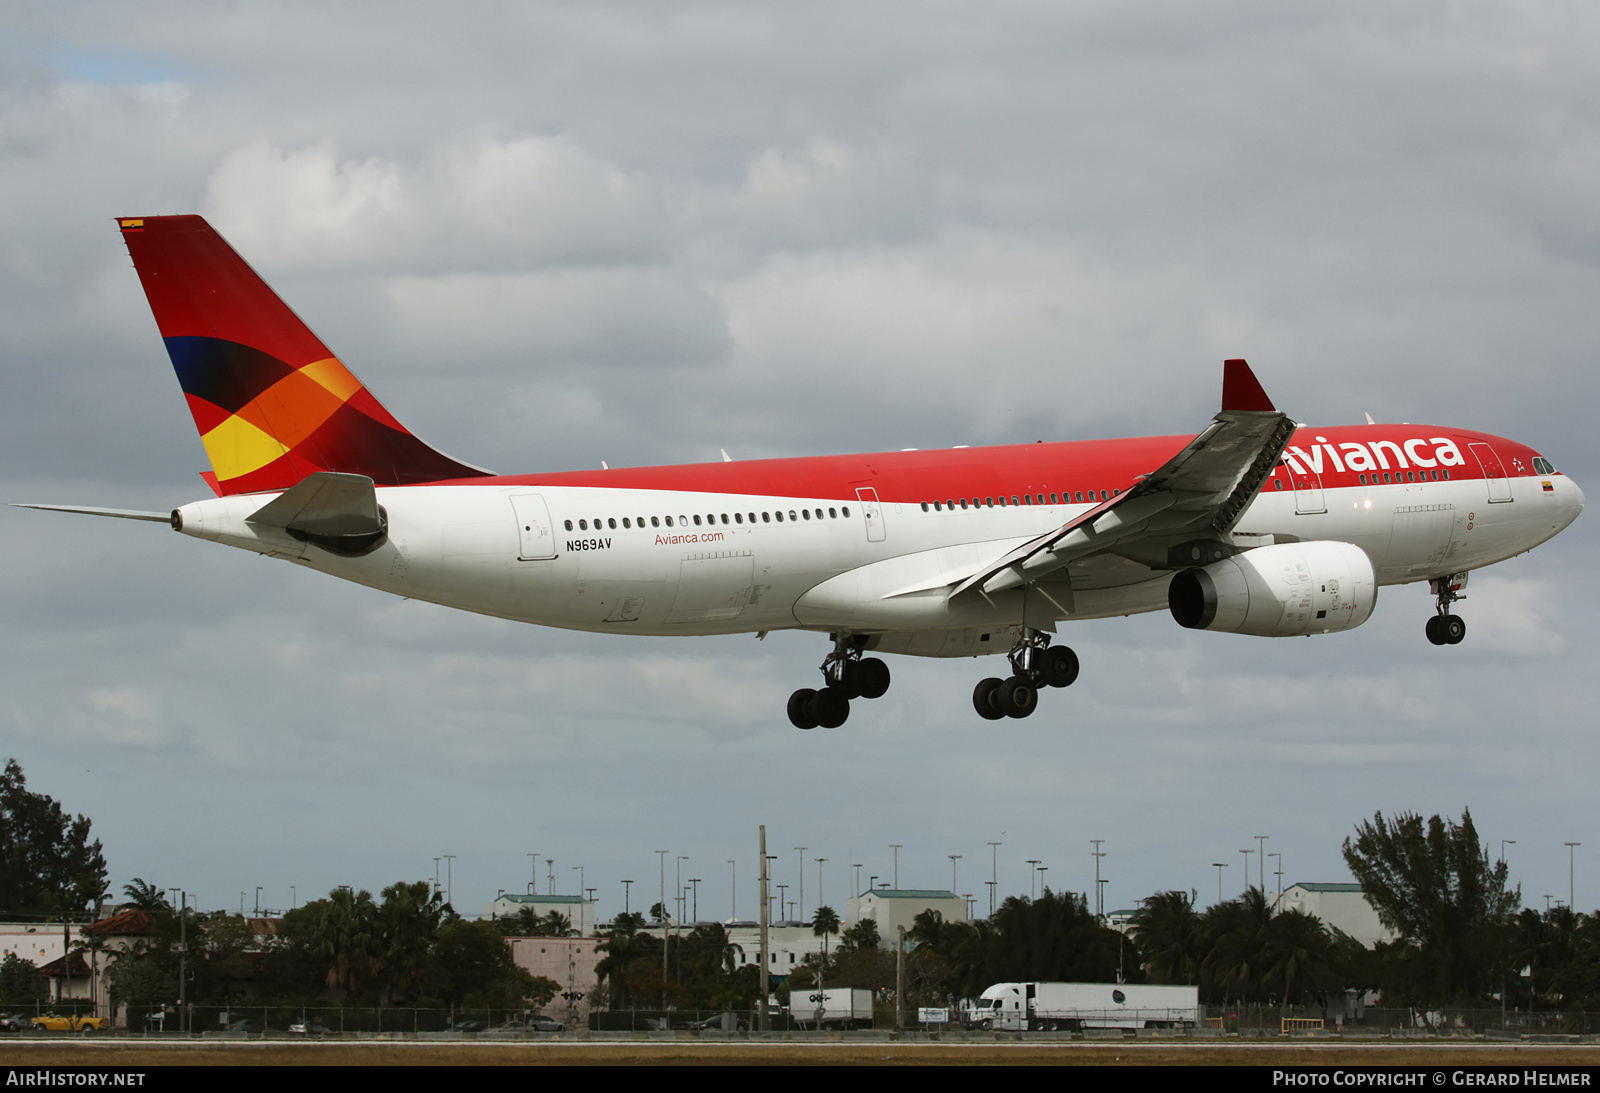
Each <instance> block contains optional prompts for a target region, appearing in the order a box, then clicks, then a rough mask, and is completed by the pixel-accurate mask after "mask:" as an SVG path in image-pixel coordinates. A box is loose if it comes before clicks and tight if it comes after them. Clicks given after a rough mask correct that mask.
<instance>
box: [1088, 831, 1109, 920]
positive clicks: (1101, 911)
mask: <svg viewBox="0 0 1600 1093" xmlns="http://www.w3.org/2000/svg"><path fill="white" fill-rule="evenodd" d="M1089 841H1090V842H1091V843H1093V844H1094V851H1093V857H1094V917H1095V918H1096V919H1097V920H1099V921H1101V922H1104V921H1105V918H1106V916H1105V907H1104V906H1103V904H1102V901H1101V898H1100V859H1101V858H1103V857H1105V854H1104V853H1103V852H1102V851H1101V849H1100V844H1101V843H1103V842H1105V840H1104V839H1090V840H1089Z"/></svg>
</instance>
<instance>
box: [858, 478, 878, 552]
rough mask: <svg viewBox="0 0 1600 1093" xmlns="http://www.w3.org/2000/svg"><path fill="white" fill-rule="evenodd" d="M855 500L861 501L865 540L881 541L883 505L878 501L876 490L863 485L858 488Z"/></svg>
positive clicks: (871, 541)
mask: <svg viewBox="0 0 1600 1093" xmlns="http://www.w3.org/2000/svg"><path fill="white" fill-rule="evenodd" d="M856 500H858V501H860V502H861V515H862V517H863V518H864V519H865V520H866V522H867V541H868V542H870V543H881V542H883V506H882V505H881V504H879V503H878V491H877V490H874V489H870V488H865V487H863V488H861V489H858V490H856Z"/></svg>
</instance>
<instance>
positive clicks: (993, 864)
mask: <svg viewBox="0 0 1600 1093" xmlns="http://www.w3.org/2000/svg"><path fill="white" fill-rule="evenodd" d="M999 884H1000V844H999V843H990V844H989V917H990V918H993V917H994V894H995V892H996V890H997V889H998V887H999Z"/></svg>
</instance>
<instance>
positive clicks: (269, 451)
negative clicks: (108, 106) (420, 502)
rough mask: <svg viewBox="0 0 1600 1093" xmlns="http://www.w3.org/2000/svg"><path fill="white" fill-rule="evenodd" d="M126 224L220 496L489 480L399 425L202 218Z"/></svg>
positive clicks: (133, 219) (124, 231) (137, 265)
mask: <svg viewBox="0 0 1600 1093" xmlns="http://www.w3.org/2000/svg"><path fill="white" fill-rule="evenodd" d="M117 224H118V226H119V227H120V228H121V229H122V238H123V240H124V241H125V242H126V243H127V245H128V253H129V254H130V255H132V256H133V264H134V267H135V268H136V269H137V270H138V271H139V280H140V282H141V283H142V284H143V285H144V292H145V296H146V297H147V298H148V299H149V301H150V310H151V311H152V312H154V314H155V319H156V325H157V326H158V327H159V328H160V330H161V337H162V339H163V340H165V342H166V345H167V354H168V355H169V356H170V357H171V358H172V367H173V368H174V369H175V370H176V371H177V373H178V383H179V385H180V386H181V387H182V388H183V393H184V397H185V398H186V399H188V402H189V412H190V413H191V414H193V415H194V423H195V427H196V428H198V429H199V430H200V439H201V442H202V443H204V444H205V448H206V454H207V455H208V456H209V457H210V459H211V470H212V476H214V478H215V482H214V483H213V485H214V488H215V489H216V490H217V492H218V493H219V494H223V495H226V494H233V493H253V492H257V491H262V490H282V489H288V488H289V487H290V486H293V485H294V484H295V483H297V482H299V481H300V480H301V479H303V478H305V477H306V476H307V475H310V474H315V473H316V472H318V471H337V472H341V473H345V474H359V475H365V476H366V477H368V478H370V479H372V480H373V482H375V483H377V484H378V485H380V486H399V485H407V484H410V483H417V482H436V481H440V480H442V479H450V478H471V477H478V476H482V475H485V474H487V473H489V472H487V471H484V470H482V469H480V468H478V467H472V466H469V465H467V464H465V463H461V462H458V461H456V460H454V459H451V458H450V457H449V456H447V455H444V454H443V453H442V452H438V451H435V450H434V449H433V448H430V447H429V446H428V445H426V444H424V443H423V442H422V441H421V440H418V439H417V438H416V437H415V436H413V435H412V434H411V432H410V431H409V430H407V429H406V427H405V426H404V425H401V424H400V422H398V421H396V420H395V418H394V417H393V416H392V415H391V414H390V413H389V411H387V410H385V409H384V408H383V406H382V405H381V404H380V403H379V402H378V400H377V399H375V398H373V397H372V395H371V393H370V392H368V391H367V389H366V388H365V387H364V386H362V384H361V381H360V380H358V379H356V378H355V376H353V375H351V373H350V371H349V369H347V368H345V366H344V365H343V364H341V363H339V360H338V358H337V357H335V356H334V355H333V354H332V353H330V352H329V351H328V349H327V347H326V346H324V345H323V344H322V342H321V341H319V340H318V339H317V336H316V335H315V334H313V333H312V332H311V331H310V329H309V328H308V327H307V326H306V325H305V323H303V322H301V321H300V319H299V317H298V316H296V315H295V313H294V312H293V311H290V310H289V308H288V305H286V304H285V303H284V302H283V301H282V300H280V299H279V298H278V295H277V293H275V292H273V291H272V289H271V288H269V287H268V285H267V283H266V282H265V281H263V280H262V279H261V278H260V277H259V276H258V275H257V274H256V272H255V270H253V269H251V268H250V267H249V265H247V264H246V263H245V261H244V259H242V258H240V257H239V255H238V254H236V253H235V252H234V250H233V248H232V247H230V246H228V244H227V242H226V241H225V240H224V239H223V238H222V236H220V235H218V234H217V233H216V231H215V230H214V229H213V228H212V227H211V225H210V224H207V223H206V222H205V220H204V219H203V218H201V217H198V216H146V217H121V218H119V219H118V221H117ZM207 481H208V482H209V481H211V478H209V477H208V479H207Z"/></svg>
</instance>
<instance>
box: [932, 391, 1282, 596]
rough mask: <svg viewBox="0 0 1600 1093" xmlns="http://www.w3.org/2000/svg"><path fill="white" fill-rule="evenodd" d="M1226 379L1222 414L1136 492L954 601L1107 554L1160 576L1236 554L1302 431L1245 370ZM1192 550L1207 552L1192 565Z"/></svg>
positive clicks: (976, 581) (1063, 530)
mask: <svg viewBox="0 0 1600 1093" xmlns="http://www.w3.org/2000/svg"><path fill="white" fill-rule="evenodd" d="M1222 377H1223V378H1222V410H1221V412H1220V413H1218V414H1217V416H1216V417H1215V418H1214V419H1213V420H1212V422H1211V424H1210V425H1208V426H1207V427H1206V429H1205V430H1204V431H1203V432H1202V433H1200V435H1199V436H1197V437H1195V438H1194V439H1193V440H1191V441H1189V443H1188V444H1186V445H1184V447H1183V450H1182V451H1180V452H1178V454H1177V455H1174V456H1173V457H1172V458H1171V459H1169V460H1167V461H1166V462H1165V463H1164V464H1162V465H1161V466H1160V467H1159V468H1158V469H1156V470H1155V471H1153V472H1151V473H1150V474H1148V475H1145V476H1144V477H1143V478H1142V479H1140V481H1139V483H1138V485H1136V486H1134V487H1133V488H1131V489H1129V490H1127V491H1126V492H1124V493H1121V494H1119V495H1117V496H1115V497H1113V498H1111V500H1109V501H1106V502H1103V503H1102V504H1100V505H1098V506H1096V507H1095V508H1092V509H1090V510H1089V511H1088V512H1085V513H1082V514H1081V515H1079V516H1077V517H1074V518H1073V519H1072V520H1069V521H1068V522H1067V523H1065V524H1063V525H1062V526H1061V527H1059V528H1057V529H1055V530H1054V531H1051V532H1047V533H1046V534H1044V535H1041V536H1039V537H1038V538H1035V539H1032V540H1030V541H1029V542H1026V543H1024V544H1022V545H1021V546H1019V547H1017V548H1015V549H1014V550H1012V551H1010V552H1009V553H1008V554H1006V555H1004V556H1003V557H1001V558H999V559H997V560H995V561H994V562H993V563H991V564H990V565H988V566H985V567H984V568H982V569H980V570H978V571H977V572H976V573H974V574H972V575H971V576H970V577H968V578H966V579H965V580H964V581H962V582H961V583H960V584H958V585H956V586H955V588H954V589H953V590H952V591H951V593H950V598H951V599H954V598H956V597H957V596H963V595H983V594H987V593H992V592H1001V591H1004V590H1005V589H1008V588H1019V587H1022V586H1023V585H1028V584H1032V583H1033V582H1035V581H1038V580H1040V579H1042V578H1044V577H1047V576H1049V575H1051V574H1053V573H1056V572H1058V571H1060V570H1063V569H1065V568H1066V567H1067V566H1069V565H1071V564H1072V563H1073V562H1076V561H1078V560H1079V559H1081V558H1086V557H1088V556H1089V555H1091V554H1099V553H1102V552H1107V551H1110V552H1114V553H1118V554H1123V555H1125V556H1129V557H1134V558H1136V559H1138V560H1140V561H1144V562H1145V563H1146V564H1150V565H1152V566H1153V567H1154V568H1168V567H1171V568H1180V567H1182V566H1187V565H1192V564H1194V562H1195V561H1199V560H1204V561H1212V560H1214V559H1213V557H1212V556H1211V555H1212V553H1214V552H1215V549H1216V548H1217V547H1223V548H1224V549H1225V550H1226V552H1227V553H1232V552H1233V549H1232V546H1231V544H1229V543H1228V540H1227V536H1228V533H1229V532H1230V531H1231V530H1232V529H1233V526H1234V525H1235V524H1236V523H1237V522H1238V519H1239V516H1240V514H1241V513H1243V512H1244V510H1245V508H1246V506H1248V505H1249V504H1250V501H1251V499H1252V498H1254V497H1255V495H1256V493H1257V491H1259V490H1260V489H1261V485H1262V483H1263V482H1265V481H1266V479H1267V476H1268V475H1270V474H1271V473H1272V469H1273V467H1274V466H1275V465H1276V464H1277V462H1278V459H1279V457H1280V456H1281V455H1282V454H1283V449H1284V446H1285V445H1286V444H1288V443H1289V438H1290V437H1291V436H1292V435H1293V434H1294V429H1295V424H1294V422H1293V421H1291V420H1290V419H1289V417H1288V415H1287V414H1284V413H1281V412H1280V411H1278V410H1276V409H1274V408H1273V406H1272V403H1271V401H1270V400H1269V399H1268V398H1267V395H1266V392H1265V391H1263V390H1262V389H1261V384H1260V383H1258V382H1257V381H1256V378H1255V375H1254V374H1253V373H1252V372H1251V371H1250V366H1249V365H1247V364H1246V363H1245V362H1244V361H1242V360H1230V361H1227V362H1225V364H1224V365H1223V374H1222ZM1208 545H1209V546H1210V547H1211V548H1212V549H1211V550H1210V551H1207V549H1206V548H1207V546H1208ZM1193 551H1200V552H1201V553H1200V554H1195V555H1193V557H1191V556H1190V555H1191V552H1193ZM1216 556H1217V557H1220V556H1221V555H1220V554H1218V555H1216Z"/></svg>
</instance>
